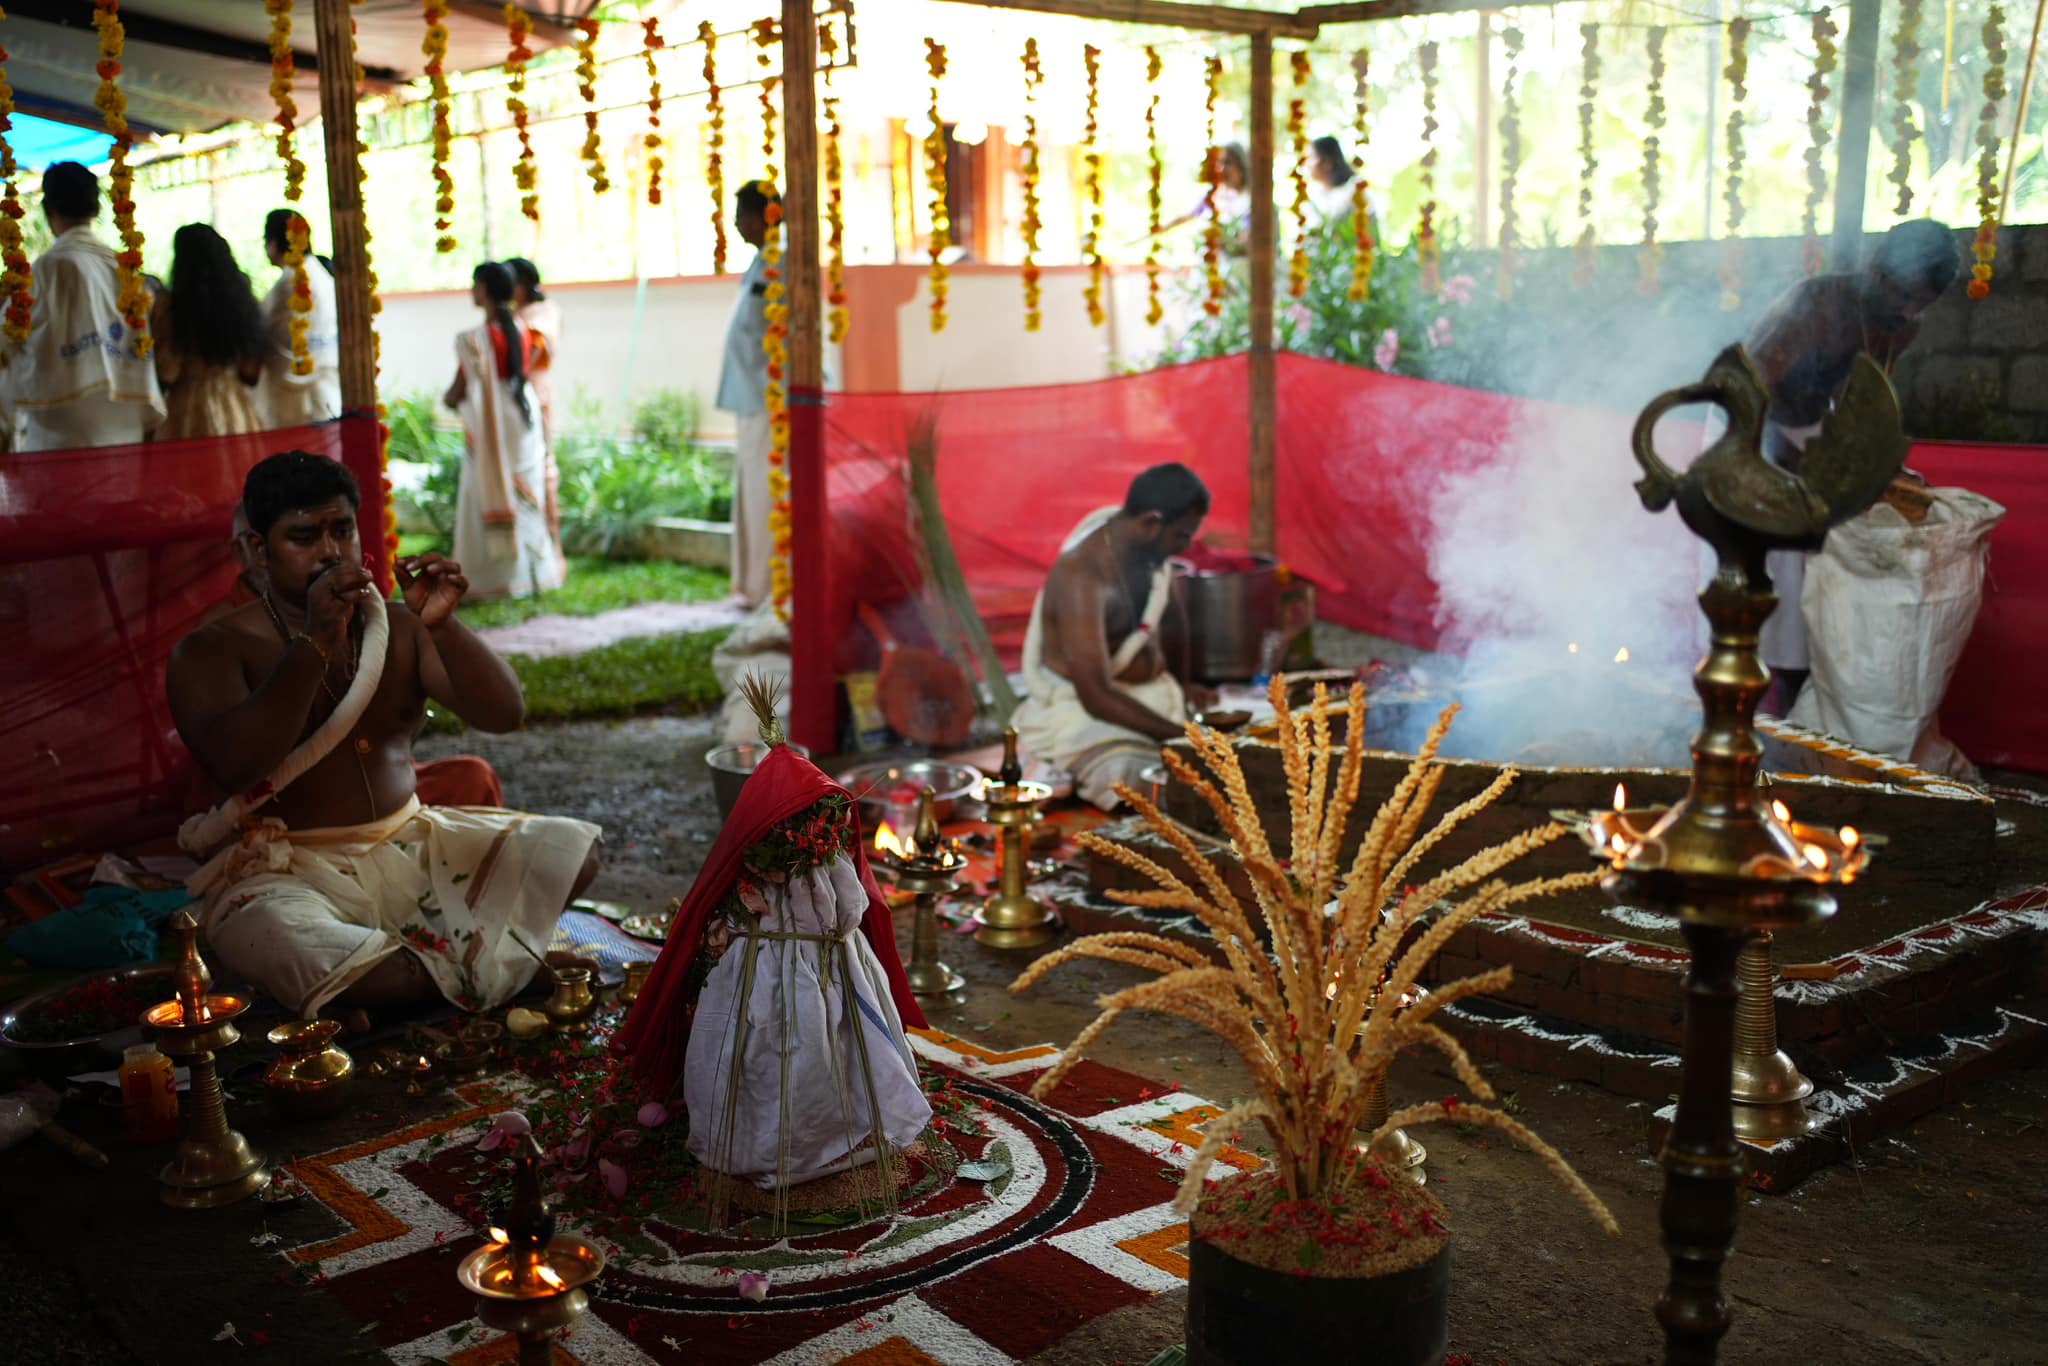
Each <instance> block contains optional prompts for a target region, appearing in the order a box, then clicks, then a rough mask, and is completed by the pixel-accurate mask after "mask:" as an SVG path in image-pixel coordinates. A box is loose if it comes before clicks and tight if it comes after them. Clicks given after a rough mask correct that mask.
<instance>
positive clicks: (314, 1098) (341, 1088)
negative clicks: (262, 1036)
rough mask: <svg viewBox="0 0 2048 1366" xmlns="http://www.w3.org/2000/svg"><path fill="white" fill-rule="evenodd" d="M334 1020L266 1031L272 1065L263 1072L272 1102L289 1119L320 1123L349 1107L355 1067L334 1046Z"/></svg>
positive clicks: (337, 1029)
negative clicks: (273, 1051) (275, 1053)
mask: <svg viewBox="0 0 2048 1366" xmlns="http://www.w3.org/2000/svg"><path fill="white" fill-rule="evenodd" d="M339 1033H341V1024H340V1022H339V1021H336V1020H292V1021H289V1022H288V1023H285V1024H281V1025H279V1026H277V1028H275V1029H273V1030H271V1031H270V1033H269V1035H268V1037H269V1039H270V1041H271V1042H272V1043H274V1044H276V1045H277V1047H278V1049H279V1052H278V1057H277V1061H276V1062H273V1063H272V1064H271V1065H270V1070H269V1071H268V1072H265V1073H264V1074H263V1084H264V1086H265V1087H267V1088H268V1089H269V1091H270V1099H271V1102H272V1103H273V1104H274V1105H276V1106H277V1108H278V1110H279V1111H280V1112H282V1113H283V1114H285V1115H287V1116H289V1117H291V1118H293V1119H325V1118H326V1117H327V1116H329V1115H332V1114H335V1113H337V1112H339V1111H340V1109H341V1107H342V1106H344V1105H346V1104H347V1103H348V1097H349V1093H350V1092H351V1091H352V1090H354V1089H355V1079H356V1064H355V1059H353V1058H351V1057H350V1056H349V1055H348V1053H347V1052H346V1051H344V1050H343V1049H342V1048H341V1047H340V1046H338V1045H337V1044H336V1043H335V1042H334V1036H335V1035H337V1034H339Z"/></svg>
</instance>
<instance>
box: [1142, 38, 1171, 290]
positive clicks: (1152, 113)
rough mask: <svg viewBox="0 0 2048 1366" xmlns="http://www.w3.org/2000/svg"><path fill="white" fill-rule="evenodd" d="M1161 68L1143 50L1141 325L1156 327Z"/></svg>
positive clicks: (1150, 50) (1162, 168) (1151, 51)
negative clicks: (1142, 305)
mask: <svg viewBox="0 0 2048 1366" xmlns="http://www.w3.org/2000/svg"><path fill="white" fill-rule="evenodd" d="M1163 70H1165V66H1164V64H1163V63H1161V62H1160V60H1159V49H1158V48H1156V47H1147V48H1146V49H1145V88H1146V90H1148V91H1150V92H1151V93H1150V95H1149V96H1148V97H1147V99H1146V101H1145V175H1146V184H1145V205H1146V220H1145V223H1146V237H1145V322H1146V325H1147V326H1150V327H1157V326H1159V323H1160V321H1161V320H1162V319H1163V318H1165V317H1166V309H1165V308H1164V306H1162V305H1161V304H1160V302H1159V229H1160V221H1161V220H1160V209H1161V206H1162V202H1163V196H1162V195H1161V193H1160V191H1161V187H1162V186H1163V185H1164V184H1165V182H1166V163H1165V162H1164V161H1163V160H1162V159H1161V158H1160V155H1159V73H1160V72H1161V71H1163Z"/></svg>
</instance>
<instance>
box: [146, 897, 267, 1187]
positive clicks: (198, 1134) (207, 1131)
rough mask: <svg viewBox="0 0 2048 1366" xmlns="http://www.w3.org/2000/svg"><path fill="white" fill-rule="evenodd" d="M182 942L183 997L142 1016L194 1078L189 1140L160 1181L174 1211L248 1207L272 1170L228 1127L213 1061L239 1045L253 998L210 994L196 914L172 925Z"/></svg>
mask: <svg viewBox="0 0 2048 1366" xmlns="http://www.w3.org/2000/svg"><path fill="white" fill-rule="evenodd" d="M171 928H172V929H173V930H175V931H176V932H177V935H178V940H179V949H178V966H177V971H176V972H175V973H174V974H173V976H172V981H173V983H174V984H175V985H176V987H177V993H178V994H177V995H176V996H175V997H173V998H172V999H170V1000H168V1001H164V1002H162V1003H161V1004H159V1005H153V1006H151V1007H150V1008H149V1009H148V1010H146V1011H144V1012H143V1014H142V1023H143V1024H145V1025H147V1026H148V1027H149V1028H151V1029H154V1030H155V1031H156V1034H157V1047H159V1048H161V1049H162V1050H163V1051H164V1052H165V1053H167V1054H169V1055H170V1056H171V1057H173V1058H177V1059H182V1060H183V1061H184V1062H185V1064H186V1066H188V1067H189V1068H191V1070H192V1089H191V1091H190V1093H189V1094H190V1104H191V1110H190V1117H189V1118H188V1120H187V1121H186V1125H185V1136H184V1137H183V1138H182V1139H179V1140H178V1146H177V1148H176V1150H175V1151H173V1152H172V1154H171V1160H170V1161H169V1162H167V1163H165V1164H164V1169H163V1172H162V1174H161V1175H160V1176H159V1177H158V1178H157V1179H158V1181H159V1183H160V1186H161V1191H162V1195H163V1201H164V1203H165V1204H166V1205H170V1206H172V1207H173V1208H176V1209H212V1208H214V1207H215V1206H218V1205H232V1204H233V1203H235V1202H236V1201H237V1200H245V1199H247V1198H248V1197H249V1196H252V1195H254V1194H256V1193H257V1192H258V1191H260V1190H262V1189H263V1188H264V1187H265V1186H268V1185H269V1184H270V1169H269V1168H268V1167H266V1166H265V1165H264V1164H263V1156H262V1154H261V1153H258V1152H257V1151H256V1150H255V1149H254V1148H251V1147H250V1146H249V1140H248V1139H246V1138H243V1137H242V1135H241V1134H239V1133H237V1132H236V1131H235V1130H233V1129H230V1128H229V1127H228V1115H227V1102H226V1098H225V1097H224V1096H223V1095H222V1093H221V1089H220V1072H219V1070H218V1069H217V1068H216V1067H215V1066H214V1054H215V1053H217V1052H219V1051H220V1050H221V1049H223V1048H227V1047H229V1046H230V1045H232V1044H234V1043H235V1042H237V1041H238V1040H239V1039H240V1038H241V1037H242V1034H241V1031H240V1030H238V1029H236V1028H235V1023H234V1022H235V1018H236V1017H237V1016H239V1015H241V1014H242V1013H243V1012H244V1011H246V1010H248V1009H249V1005H250V1001H249V998H248V997H247V996H238V995H234V994H232V993H228V992H216V991H211V990H209V988H211V987H212V985H213V973H212V972H211V971H210V970H209V969H208V968H207V966H206V962H205V960H204V959H202V958H200V956H199V922H198V921H196V920H194V919H193V918H192V913H191V912H190V911H180V912H178V914H177V916H176V917H175V918H174V919H173V920H172V921H171Z"/></svg>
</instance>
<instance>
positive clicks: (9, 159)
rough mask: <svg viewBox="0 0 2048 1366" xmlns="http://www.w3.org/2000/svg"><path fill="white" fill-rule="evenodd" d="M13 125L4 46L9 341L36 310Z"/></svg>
mask: <svg viewBox="0 0 2048 1366" xmlns="http://www.w3.org/2000/svg"><path fill="white" fill-rule="evenodd" d="M6 18H7V12H6V11H5V10H0V22H4V21H5V20H6ZM13 127H14V87H13V86H12V85H11V84H9V83H8V80H7V49H6V48H4V47H0V180H5V181H6V182H7V189H6V193H5V195H4V196H0V295H4V296H6V300H7V312H6V319H5V321H4V322H0V332H4V333H5V334H6V336H7V338H8V339H9V340H10V341H15V342H21V341H26V340H28V323H29V318H30V316H31V314H33V312H34V311H35V295H33V294H31V293H30V292H29V285H30V283H31V282H32V281H33V280H34V278H35V277H34V275H33V274H32V273H31V268H30V265H29V259H28V252H27V251H26V250H24V248H23V246H22V241H23V238H22V231H21V219H22V213H23V210H22V207H21V194H20V192H19V190H18V189H17V188H16V185H15V178H16V176H17V174H18V169H17V167H16V166H15V163H14V144H13V143H11V142H9V141H8V139H7V136H6V135H7V133H8V132H9V131H11V130H12V129H13Z"/></svg>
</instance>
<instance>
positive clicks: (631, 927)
mask: <svg viewBox="0 0 2048 1366" xmlns="http://www.w3.org/2000/svg"><path fill="white" fill-rule="evenodd" d="M673 923H675V916H674V913H673V912H670V911H663V912H661V913H660V914H658V915H629V916H627V917H626V918H625V919H624V920H621V921H620V922H619V928H620V929H622V930H624V931H625V932H626V933H627V934H630V935H632V936H633V937H634V938H635V939H647V940H651V941H653V942H654V943H656V944H659V943H660V942H661V941H662V940H664V939H666V938H668V929H669V926H670V925H672V924H673Z"/></svg>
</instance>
